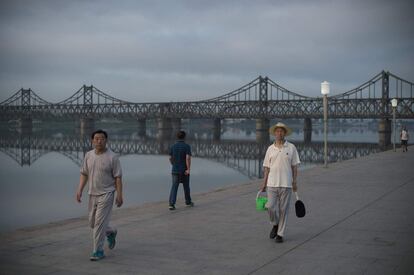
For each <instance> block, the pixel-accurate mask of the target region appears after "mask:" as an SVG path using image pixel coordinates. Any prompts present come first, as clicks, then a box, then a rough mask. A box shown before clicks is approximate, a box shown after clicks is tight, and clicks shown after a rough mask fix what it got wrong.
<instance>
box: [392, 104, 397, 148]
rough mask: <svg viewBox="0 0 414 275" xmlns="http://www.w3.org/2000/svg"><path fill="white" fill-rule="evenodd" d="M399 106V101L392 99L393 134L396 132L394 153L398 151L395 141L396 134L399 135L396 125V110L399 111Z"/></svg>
mask: <svg viewBox="0 0 414 275" xmlns="http://www.w3.org/2000/svg"><path fill="white" fill-rule="evenodd" d="M397 104H398V100H397V99H396V98H393V99H391V106H392V124H393V125H394V126H393V128H394V129H393V132H394V141H393V147H394V152H395V151H396V149H395V141H396V139H397V137H396V134H397V130H396V125H395V109H397Z"/></svg>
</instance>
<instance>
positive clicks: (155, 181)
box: [0, 125, 380, 232]
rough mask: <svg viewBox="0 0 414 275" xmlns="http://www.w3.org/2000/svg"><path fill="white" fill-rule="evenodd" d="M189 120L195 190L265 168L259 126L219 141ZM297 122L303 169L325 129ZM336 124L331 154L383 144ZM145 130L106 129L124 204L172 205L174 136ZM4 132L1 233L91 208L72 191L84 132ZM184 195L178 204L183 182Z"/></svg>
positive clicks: (233, 130)
mask: <svg viewBox="0 0 414 275" xmlns="http://www.w3.org/2000/svg"><path fill="white" fill-rule="evenodd" d="M100 126H102V128H104V129H105V128H106V129H108V128H110V127H108V126H107V125H100ZM105 126H106V127H105ZM187 127H188V128H189V129H186V130H187V131H188V132H189V133H191V135H190V136H191V137H190V139H189V141H188V142H189V143H190V144H191V145H192V147H193V155H194V157H193V162H192V169H191V190H192V193H200V192H206V191H211V190H214V189H217V188H220V187H225V186H229V185H234V184H242V183H246V182H248V181H249V180H250V179H252V178H257V177H259V176H260V175H261V166H262V159H263V157H264V153H265V149H266V148H267V146H268V144H257V143H256V142H255V135H254V128H253V129H252V127H250V128H249V126H247V127H234V126H226V127H223V128H224V132H223V134H222V139H221V141H211V140H209V135H210V134H209V133H211V130H208V129H207V130H206V129H196V130H194V129H192V128H191V127H192V126H191V125H188V126H187ZM300 127H301V126H297V127H296V128H295V127H293V128H294V129H295V131H294V133H293V134H292V136H291V137H290V140H291V141H293V142H294V143H295V144H297V147H298V150H299V152H300V154H301V158H302V162H303V165H302V167H301V169H304V168H308V167H312V166H315V165H319V164H320V163H321V162H322V161H323V155H322V151H321V150H322V148H323V147H322V143H321V141H322V138H323V135H322V131H321V129H320V127H318V126H316V127H315V126H314V130H313V134H312V135H313V136H312V143H311V144H304V143H303V133H302V132H301V129H300ZM201 128H202V127H201ZM332 128H333V127H331V132H330V133H329V139H330V140H331V141H332V144H330V146H332V147H331V151H332V152H333V156H331V161H341V160H343V159H349V158H353V157H358V156H361V155H367V154H370V153H375V152H379V151H380V148H378V146H377V145H376V142H377V139H378V133H377V132H376V130H375V129H374V130H370V129H368V127H366V126H356V127H355V126H353V127H339V129H335V128H333V129H332ZM147 132H148V134H149V135H148V136H147V137H145V138H142V137H138V136H137V133H136V131H135V129H132V130H131V128H130V127H128V128H122V127H118V128H116V129H115V130H113V131H112V132H111V131H109V134H110V137H109V138H110V139H109V146H110V147H111V148H112V149H113V150H114V151H116V152H117V153H119V154H120V155H121V158H120V160H121V164H122V168H123V182H124V202H125V203H124V206H123V207H128V206H137V205H140V204H143V203H145V202H152V201H165V204H166V206H167V204H168V202H167V198H168V194H169V188H170V184H171V174H170V169H171V166H170V164H169V161H168V157H167V155H166V152H167V151H166V150H167V149H168V147H169V145H170V144H172V143H173V141H162V142H161V141H158V140H156V139H154V138H152V137H151V131H150V130H148V131H147ZM0 138H1V150H0V151H1V152H0V164H1V165H0V177H1V179H2V180H1V183H0V185H1V190H2V192H1V193H0V194H1V195H0V209H1V210H0V211H1V213H0V215H1V219H0V232H5V231H10V230H13V229H17V228H22V227H26V226H32V225H39V224H44V223H48V222H53V221H60V220H64V219H68V218H74V217H79V216H84V215H86V213H87V192H85V191H86V189H85V191H84V195H83V202H82V204H78V203H77V202H76V201H75V192H76V188H77V186H78V183H79V165H80V162H81V161H82V158H83V154H84V152H86V151H87V150H89V148H88V146H90V144H89V139H88V138H87V137H83V138H82V137H80V135H79V134H76V133H74V131H73V129H72V130H71V129H69V130H68V128H64V129H56V130H45V129H43V130H39V131H34V132H33V133H32V134H30V135H22V134H19V133H17V132H15V131H12V130H4V129H3V130H2V132H1V135H0ZM356 142H357V143H356ZM179 197H180V198H181V201H179V204H180V203H182V187H180V195H179ZM179 200H180V199H179ZM195 203H197V202H195ZM179 204H178V205H179Z"/></svg>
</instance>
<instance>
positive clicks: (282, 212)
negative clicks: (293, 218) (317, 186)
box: [266, 187, 292, 237]
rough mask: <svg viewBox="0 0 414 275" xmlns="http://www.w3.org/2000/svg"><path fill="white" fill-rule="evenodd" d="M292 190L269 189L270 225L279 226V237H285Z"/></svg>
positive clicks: (281, 188) (283, 188) (268, 210)
mask: <svg viewBox="0 0 414 275" xmlns="http://www.w3.org/2000/svg"><path fill="white" fill-rule="evenodd" d="M291 195H292V188H286V187H267V204H266V207H267V212H268V213H269V218H270V223H271V224H273V225H278V231H277V235H279V236H281V237H283V235H284V232H285V229H286V223H287V217H288V212H289V202H290V197H291Z"/></svg>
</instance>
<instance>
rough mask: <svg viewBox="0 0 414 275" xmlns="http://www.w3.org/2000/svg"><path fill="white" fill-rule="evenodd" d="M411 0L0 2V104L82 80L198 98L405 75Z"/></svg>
mask: <svg viewBox="0 0 414 275" xmlns="http://www.w3.org/2000/svg"><path fill="white" fill-rule="evenodd" d="M412 2H413V1H402V0H401V1H400V0H394V1H382V0H378V1H374V0H370V1H366V0H364V1H362V0H356V1H344V0H342V1H341V0H338V1H328V0H326V1H325V0H320V1H314V0H312V1H305V0H303V1H287V0H286V1H282V0H280V1H276V0H275V1H252V0H246V1H224V0H220V1H212V0H208V1H207V0H206V1H201V0H200V1H168V0H165V1H154V0H149V1H115V0H114V1H63V0H62V1H56V0H55V1H35V0H33V1H29V0H28V1H15V0H13V1H11V0H10V1H4V0H3V1H0V36H1V37H0V38H1V40H0V101H3V100H4V99H6V98H8V97H9V96H10V95H11V94H12V93H14V92H15V91H17V90H19V89H20V88H22V87H24V88H29V87H30V88H32V89H33V90H34V91H35V92H36V93H37V94H38V95H39V96H41V97H42V98H44V99H46V100H48V101H51V102H58V101H61V100H64V99H66V98H68V97H69V96H71V95H72V94H73V93H74V92H76V91H77V90H78V89H79V88H80V87H81V86H82V85H83V84H87V85H90V84H93V85H94V86H96V87H98V88H99V89H100V90H102V91H105V92H107V93H109V94H110V95H113V96H115V97H118V98H120V99H124V100H128V101H133V102H148V101H177V100H198V99H207V98H211V97H214V96H218V95H221V94H224V93H226V92H229V91H231V90H234V89H237V88H238V87H240V86H242V85H244V84H246V83H247V82H249V81H251V80H252V79H254V78H256V77H257V76H258V75H263V76H268V77H270V78H271V79H272V80H273V81H275V82H277V83H279V84H280V85H282V86H284V87H285V88H287V89H289V90H292V91H295V92H298V93H301V94H304V95H311V96H319V94H320V83H321V82H322V81H324V80H327V81H329V82H331V91H332V94H337V93H341V92H345V91H347V90H350V89H352V88H354V87H355V86H357V85H359V84H362V83H363V82H365V81H366V80H369V79H370V78H371V77H372V76H374V75H375V74H377V73H379V72H380V71H381V70H383V69H385V70H389V71H391V72H393V73H394V74H397V75H399V76H401V77H402V78H405V79H407V80H410V81H414V28H413V26H414V13H413V11H414V9H413V7H414V4H412Z"/></svg>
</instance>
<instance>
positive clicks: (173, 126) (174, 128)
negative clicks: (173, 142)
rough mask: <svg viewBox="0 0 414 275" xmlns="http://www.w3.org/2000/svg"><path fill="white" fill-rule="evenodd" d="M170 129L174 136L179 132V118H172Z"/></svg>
mask: <svg viewBox="0 0 414 275" xmlns="http://www.w3.org/2000/svg"><path fill="white" fill-rule="evenodd" d="M171 129H172V132H173V133H172V134H173V135H174V134H175V133H176V132H178V131H179V130H181V118H172V119H171Z"/></svg>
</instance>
